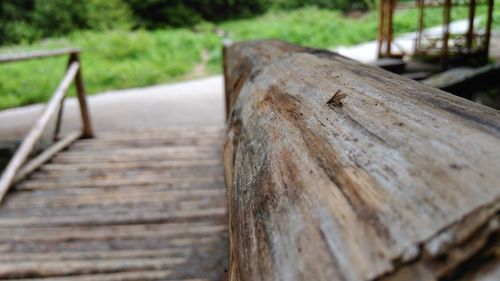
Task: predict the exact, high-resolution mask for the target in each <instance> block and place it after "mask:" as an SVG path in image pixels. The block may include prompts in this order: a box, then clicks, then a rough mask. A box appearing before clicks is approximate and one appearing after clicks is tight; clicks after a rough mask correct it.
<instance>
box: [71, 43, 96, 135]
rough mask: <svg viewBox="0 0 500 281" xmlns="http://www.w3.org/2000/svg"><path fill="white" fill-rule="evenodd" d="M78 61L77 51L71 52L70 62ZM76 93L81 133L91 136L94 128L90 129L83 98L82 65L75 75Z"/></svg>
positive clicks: (87, 110)
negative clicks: (80, 117) (81, 126)
mask: <svg viewBox="0 0 500 281" xmlns="http://www.w3.org/2000/svg"><path fill="white" fill-rule="evenodd" d="M73 61H78V62H80V58H79V53H78V52H73V53H71V54H70V62H73ZM75 84H76V93H77V97H78V103H79V104H80V112H81V115H82V123H83V134H82V137H84V138H91V137H93V136H94V130H93V129H92V123H91V120H90V115H89V109H88V106H87V99H86V98H85V86H84V85H83V78H82V67H80V68H79V69H78V72H77V74H76V76H75Z"/></svg>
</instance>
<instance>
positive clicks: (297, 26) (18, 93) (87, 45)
mask: <svg viewBox="0 0 500 281" xmlns="http://www.w3.org/2000/svg"><path fill="white" fill-rule="evenodd" d="M499 12H500V7H499V8H496V10H495V25H497V26H498V22H499V21H498V19H499V17H498V15H499ZM478 13H484V10H478ZM465 15H466V11H461V10H456V11H455V12H454V13H453V15H452V16H453V19H459V18H464V17H465ZM441 16H442V13H441V11H440V10H438V9H435V10H432V11H429V13H428V17H426V25H427V26H433V25H436V24H439V23H440V21H441ZM20 20H24V19H20ZM416 20H417V13H416V11H415V10H411V9H410V10H403V11H399V12H398V13H396V15H395V18H394V29H395V31H396V32H397V33H402V32H408V31H412V30H414V28H415V26H416ZM377 23H378V21H377V14H376V12H370V13H367V14H365V15H364V16H362V17H360V18H348V17H344V16H343V15H342V13H341V12H340V11H332V10H324V9H319V8H314V7H308V8H302V9H297V10H292V11H288V12H284V11H272V12H269V13H267V14H264V15H262V16H258V17H255V18H247V19H240V20H232V21H226V22H222V23H219V24H214V23H208V22H201V23H199V24H197V25H196V26H195V27H194V28H193V29H192V30H190V29H186V28H177V29H161V30H154V31H146V30H135V31H127V30H123V29H122V30H113V31H106V32H100V31H92V30H87V31H76V32H72V33H70V34H69V35H67V36H64V37H59V38H57V37H54V38H50V39H45V40H43V41H39V42H36V43H34V44H32V45H24V46H16V47H11V48H7V47H3V48H0V53H7V52H9V53H12V52H20V51H26V50H40V49H55V48H61V47H75V46H76V47H81V48H83V54H82V63H83V76H84V80H85V84H86V87H87V91H88V92H89V93H90V94H95V93H99V92H103V91H107V90H112V89H122V88H130V87H140V86H147V85H152V84H157V83H164V82H169V81H174V80H182V79H190V78H192V77H193V76H192V75H193V74H192V70H193V68H194V67H195V65H197V64H200V62H201V53H202V51H204V52H206V53H208V54H209V57H208V61H207V62H206V65H205V69H206V73H205V74H207V75H208V74H215V73H220V71H221V69H220V68H221V67H220V65H221V54H220V41H221V37H219V36H218V35H216V34H215V33H214V30H219V31H220V30H223V31H224V32H225V33H226V34H228V35H227V36H228V37H231V38H232V39H233V40H236V41H237V40H253V39H264V38H275V39H282V40H286V41H289V42H293V43H297V44H301V45H307V46H312V47H319V48H330V47H335V46H339V45H352V44H356V43H360V42H365V41H368V40H374V39H375V38H376V35H377ZM65 67H66V59H65V58H54V59H43V60H34V61H27V62H19V63H10V64H0V73H1V74H2V75H0V109H4V108H9V107H15V106H20V105H26V104H31V103H35V102H43V101H46V100H47V99H48V97H49V96H50V95H51V94H52V92H53V91H54V89H55V88H56V86H57V83H58V82H59V80H60V79H61V78H62V76H63V73H64V70H65Z"/></svg>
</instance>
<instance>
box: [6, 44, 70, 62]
mask: <svg viewBox="0 0 500 281" xmlns="http://www.w3.org/2000/svg"><path fill="white" fill-rule="evenodd" d="M79 52H80V50H79V49H74V48H71V49H59V50H50V51H35V52H28V53H19V54H5V55H0V63H6V62H15V61H24V60H31V59H40V58H48V57H57V56H65V55H70V54H77V53H79Z"/></svg>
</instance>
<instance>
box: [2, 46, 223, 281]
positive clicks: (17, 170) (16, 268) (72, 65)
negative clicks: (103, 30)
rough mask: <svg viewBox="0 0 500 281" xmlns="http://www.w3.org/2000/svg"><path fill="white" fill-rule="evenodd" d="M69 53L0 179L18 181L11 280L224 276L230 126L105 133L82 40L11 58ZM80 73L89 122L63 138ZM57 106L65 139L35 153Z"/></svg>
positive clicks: (9, 248)
mask: <svg viewBox="0 0 500 281" xmlns="http://www.w3.org/2000/svg"><path fill="white" fill-rule="evenodd" d="M66 54H69V55H70V60H69V63H68V65H69V67H68V72H67V73H66V76H65V78H64V79H63V81H62V82H61V84H60V86H59V87H58V89H57V91H56V93H55V94H54V96H53V98H52V99H51V101H49V103H48V105H47V108H46V110H45V112H44V113H43V114H42V116H41V118H40V119H39V120H38V122H37V123H36V124H35V126H34V127H33V129H32V130H31V131H30V133H29V134H28V135H27V137H26V138H25V139H24V141H23V144H22V145H21V147H20V148H19V150H18V151H17V153H16V154H15V155H14V157H13V158H12V160H11V162H10V164H9V166H8V167H7V168H6V169H5V172H4V174H3V177H2V181H1V182H0V190H2V191H3V193H2V196H5V195H6V193H5V192H6V191H7V190H9V193H8V195H7V196H5V198H4V201H3V203H2V205H1V206H0V280H11V279H12V280H75V281H76V280H78V281H80V280H92V281H94V280H106V281H107V280H110V281H111V280H219V279H220V277H221V276H223V275H224V274H225V273H224V270H225V267H226V264H227V262H226V259H227V218H226V213H227V210H226V199H225V198H226V197H225V187H224V178H223V176H224V175H223V168H222V129H221V128H172V129H162V130H139V131H137V130H135V131H118V132H107V133H103V134H94V132H93V131H92V126H91V120H90V114H89V112H88V110H87V106H86V102H85V92H84V87H83V81H82V77H81V74H80V65H79V63H78V50H61V51H51V52H40V53H34V54H33V53H32V54H26V55H24V54H23V55H17V56H9V57H2V58H0V61H3V62H7V61H19V60H25V59H33V58H44V57H50V56H60V55H66ZM73 80H75V81H76V84H77V92H78V97H79V101H80V105H81V111H82V117H83V118H82V120H83V130H82V131H81V132H74V133H70V134H68V135H67V136H59V134H60V132H59V131H60V129H59V128H60V126H61V112H62V108H63V102H64V96H65V92H66V89H67V88H68V87H69V85H70V83H71V81H73ZM54 116H55V117H56V120H55V129H54V140H55V142H54V144H53V145H52V146H50V147H49V148H48V149H46V150H45V151H44V152H42V153H41V154H39V155H38V156H37V157H35V158H33V159H31V160H29V161H28V156H29V155H30V153H31V151H32V150H33V148H34V145H35V143H36V142H37V140H38V139H40V138H41V136H42V133H43V132H44V131H46V130H47V128H49V127H50V126H49V122H50V121H51V120H52V119H53V117H54ZM52 121H53V120H52ZM82 137H83V138H82ZM48 160H50V162H47V161H48Z"/></svg>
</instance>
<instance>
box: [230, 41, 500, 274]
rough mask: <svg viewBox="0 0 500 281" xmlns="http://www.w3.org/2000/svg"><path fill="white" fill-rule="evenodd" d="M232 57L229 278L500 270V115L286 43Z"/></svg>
mask: <svg viewBox="0 0 500 281" xmlns="http://www.w3.org/2000/svg"><path fill="white" fill-rule="evenodd" d="M224 60H225V62H224V63H225V67H226V71H225V73H226V76H225V79H226V85H227V86H228V88H227V91H228V95H229V97H228V102H229V104H228V108H229V110H230V111H229V119H228V121H227V122H228V123H227V126H228V128H227V138H226V143H225V148H224V165H225V176H226V184H227V189H228V206H229V221H230V222H229V223H230V227H229V232H230V233H229V236H230V262H229V278H230V280H347V281H349V280H479V278H478V279H460V278H462V277H463V278H465V277H464V276H468V275H467V274H473V273H478V274H480V273H479V272H484V271H487V270H484V271H483V270H482V269H483V268H484V267H483V265H484V266H486V264H487V261H493V264H496V265H497V266H498V264H499V263H498V260H499V257H498V255H499V252H500V251H499V249H500V248H499V242H498V239H497V237H498V234H499V225H500V223H499V213H500V188H499V186H500V185H499V184H500V176H499V173H498V172H499V171H500V112H499V111H496V110H494V109H491V108H488V107H485V106H482V105H480V104H476V103H473V102H471V101H468V100H465V99H462V98H459V97H456V96H453V95H451V94H448V93H445V92H443V91H440V90H437V89H434V88H431V87H429V86H426V85H424V84H421V83H418V82H415V81H412V80H410V79H406V78H403V77H401V76H398V75H395V74H392V73H389V72H386V71H384V70H382V69H379V68H376V67H374V66H369V65H364V64H361V63H358V62H355V61H353V60H350V59H347V58H345V57H342V56H340V55H337V54H335V53H331V52H328V51H323V50H316V49H309V48H303V47H298V46H294V45H290V44H287V43H283V42H279V41H255V42H243V43H237V44H234V45H232V46H231V47H229V48H227V49H226V51H225V57H224ZM344 95H345V97H344V98H343V99H342V97H343V96H344ZM487 272H488V271H487ZM489 272H491V271H489ZM497 272H498V270H497Z"/></svg>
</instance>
